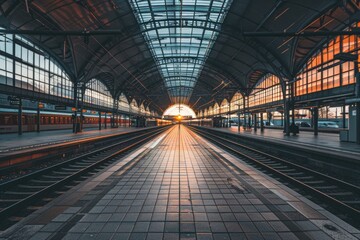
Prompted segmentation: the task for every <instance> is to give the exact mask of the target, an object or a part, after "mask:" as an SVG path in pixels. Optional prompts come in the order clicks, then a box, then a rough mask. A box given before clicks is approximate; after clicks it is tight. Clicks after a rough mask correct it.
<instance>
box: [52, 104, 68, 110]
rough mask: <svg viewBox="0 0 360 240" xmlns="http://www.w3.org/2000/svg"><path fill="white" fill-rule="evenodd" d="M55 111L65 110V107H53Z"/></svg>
mask: <svg viewBox="0 0 360 240" xmlns="http://www.w3.org/2000/svg"><path fill="white" fill-rule="evenodd" d="M55 110H66V106H62V105H55Z"/></svg>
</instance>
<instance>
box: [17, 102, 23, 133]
mask: <svg viewBox="0 0 360 240" xmlns="http://www.w3.org/2000/svg"><path fill="white" fill-rule="evenodd" d="M22 133H23V129H22V99H21V98H19V108H18V134H19V135H22Z"/></svg>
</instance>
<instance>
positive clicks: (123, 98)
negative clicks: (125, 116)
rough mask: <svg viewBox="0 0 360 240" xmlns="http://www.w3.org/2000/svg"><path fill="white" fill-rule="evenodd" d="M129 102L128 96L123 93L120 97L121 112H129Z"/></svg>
mask: <svg viewBox="0 0 360 240" xmlns="http://www.w3.org/2000/svg"><path fill="white" fill-rule="evenodd" d="M129 107H130V105H129V102H128V100H127V98H126V96H125V95H124V94H123V93H121V94H120V96H119V110H123V111H129Z"/></svg>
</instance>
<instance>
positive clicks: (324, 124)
mask: <svg viewBox="0 0 360 240" xmlns="http://www.w3.org/2000/svg"><path fill="white" fill-rule="evenodd" d="M318 127H319V128H339V125H337V123H336V122H330V121H319V122H318Z"/></svg>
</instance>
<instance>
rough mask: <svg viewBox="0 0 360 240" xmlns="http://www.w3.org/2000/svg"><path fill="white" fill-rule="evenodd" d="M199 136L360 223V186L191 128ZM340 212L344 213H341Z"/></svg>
mask: <svg viewBox="0 0 360 240" xmlns="http://www.w3.org/2000/svg"><path fill="white" fill-rule="evenodd" d="M190 128H191V130H193V131H194V132H195V133H197V134H199V135H200V136H202V137H205V138H206V139H208V140H210V141H211V142H213V143H215V144H216V145H218V146H220V147H222V148H224V149H226V150H228V151H230V152H232V153H234V154H235V155H236V156H238V157H240V159H242V160H243V161H245V162H247V163H248V164H250V165H252V166H254V167H256V168H257V169H259V170H261V171H264V172H266V173H270V174H272V175H273V176H275V177H278V178H280V179H281V180H282V181H283V182H285V183H288V184H290V185H292V186H296V187H297V188H298V189H300V190H302V191H304V192H306V193H307V194H309V195H310V196H312V197H315V199H319V200H321V202H322V203H325V204H326V207H327V208H328V210H329V211H334V212H336V213H337V215H340V217H342V218H343V219H344V220H346V221H348V222H349V223H351V224H353V225H357V226H358V225H359V221H360V187H359V186H356V185H353V184H351V183H348V182H345V181H342V180H339V179H337V178H335V177H332V176H328V175H325V174H323V173H321V172H318V171H315V170H313V169H309V168H307V167H305V166H301V165H299V164H295V163H292V162H291V161H288V160H285V159H282V158H279V157H276V156H273V155H270V154H268V153H265V152H262V151H259V150H257V149H254V148H253V147H251V146H247V145H244V144H241V143H238V142H236V141H234V140H231V139H229V137H226V133H221V132H215V131H206V130H205V129H201V128H194V127H190ZM339 213H340V214H339Z"/></svg>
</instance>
